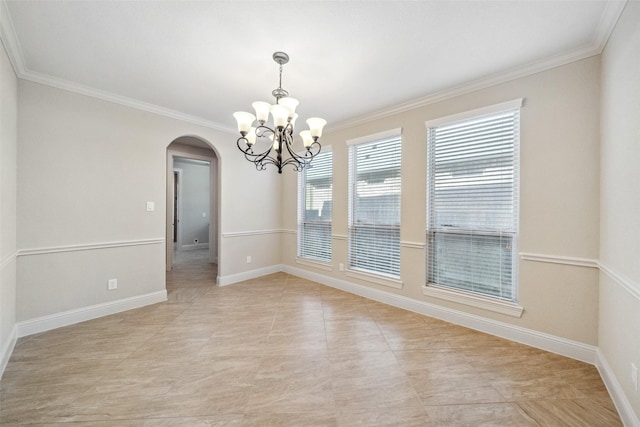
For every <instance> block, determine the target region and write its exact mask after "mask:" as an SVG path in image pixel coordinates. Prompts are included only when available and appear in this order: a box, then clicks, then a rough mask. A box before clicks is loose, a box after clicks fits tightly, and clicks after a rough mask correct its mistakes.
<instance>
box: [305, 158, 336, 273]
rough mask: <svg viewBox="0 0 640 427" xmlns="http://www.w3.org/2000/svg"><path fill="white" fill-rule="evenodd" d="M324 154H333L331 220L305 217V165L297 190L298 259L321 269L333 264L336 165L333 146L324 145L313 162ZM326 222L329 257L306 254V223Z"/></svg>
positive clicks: (329, 267) (328, 267)
mask: <svg viewBox="0 0 640 427" xmlns="http://www.w3.org/2000/svg"><path fill="white" fill-rule="evenodd" d="M324 156H331V159H330V163H331V168H330V169H331V173H330V177H331V199H330V200H331V204H332V207H331V218H330V219H329V221H328V222H327V221H308V220H306V217H305V214H304V213H305V212H306V186H307V185H308V182H307V172H308V170H307V168H306V167H305V168H304V169H303V170H302V171H301V172H299V173H298V183H297V191H298V203H297V224H296V237H297V238H296V261H297V262H298V263H300V264H308V265H311V266H314V267H318V268H321V269H325V270H327V269H329V270H330V269H331V265H332V262H333V234H332V233H333V196H334V194H333V167H334V163H333V151H332V150H331V147H330V146H329V147H326V148H324V147H323V150H322V151H321V152H320V153H319V154H318V157H316V158H315V159H314V160H312V162H311V164H313V162H314V161H317V160H320V159H322V157H324ZM321 223H322V224H324V223H328V225H329V234H328V236H327V238H328V241H329V247H328V248H327V249H328V252H329V259H325V258H322V257H311V256H305V254H304V251H303V243H302V242H303V239H304V232H303V228H304V224H316V225H317V224H321Z"/></svg>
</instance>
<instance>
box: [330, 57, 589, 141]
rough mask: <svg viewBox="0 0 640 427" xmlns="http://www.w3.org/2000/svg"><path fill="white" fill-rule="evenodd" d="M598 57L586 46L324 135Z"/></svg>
mask: <svg viewBox="0 0 640 427" xmlns="http://www.w3.org/2000/svg"><path fill="white" fill-rule="evenodd" d="M598 54H600V50H599V48H598V47H594V46H593V45H587V46H584V47H582V48H579V49H575V50H572V51H569V52H565V53H561V54H558V55H555V56H552V57H550V58H547V59H544V60H542V61H536V62H533V63H530V64H528V65H525V66H522V67H517V68H512V69H511V70H508V71H505V72H501V73H497V74H493V75H490V76H486V77H484V78H480V79H477V80H473V81H470V82H467V83H463V84H461V85H457V86H453V87H450V88H447V89H444V90H441V91H438V92H434V93H432V94H429V95H426V96H423V97H420V98H415V99H412V100H410V101H406V102H403V103H401V104H397V105H394V106H392V107H389V108H384V109H382V110H378V111H375V112H372V113H369V114H365V115H362V116H358V117H355V118H353V119H349V120H345V121H342V122H339V123H336V124H335V125H333V126H330V127H328V128H327V132H335V131H338V130H342V129H346V128H350V127H353V126H357V125H361V124H364V123H369V122H372V121H376V120H380V119H383V118H385V117H389V116H393V115H395V114H400V113H404V112H407V111H411V110H415V109H417V108H421V107H425V106H427V105H431V104H435V103H436V102H441V101H444V100H447V99H451V98H455V97H457V96H461V95H466V94H468V93H472V92H476V91H479V90H482V89H486V88H488V87H491V86H496V85H498V84H502V83H507V82H509V81H511V80H516V79H519V78H522V77H527V76H530V75H533V74H537V73H540V72H542V71H546V70H549V69H552V68H556V67H560V66H562V65H566V64H569V63H571V62H576V61H579V60H581V59H585V58H589V57H591V56H595V55H598Z"/></svg>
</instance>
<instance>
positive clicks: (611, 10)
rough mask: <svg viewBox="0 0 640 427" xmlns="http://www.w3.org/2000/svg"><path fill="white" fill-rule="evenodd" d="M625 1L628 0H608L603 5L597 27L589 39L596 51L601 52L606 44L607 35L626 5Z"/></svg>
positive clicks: (611, 31)
mask: <svg viewBox="0 0 640 427" xmlns="http://www.w3.org/2000/svg"><path fill="white" fill-rule="evenodd" d="M627 1H628V0H609V1H608V2H607V4H606V5H605V9H604V12H603V13H602V16H601V17H600V22H599V23H598V28H596V31H595V33H594V34H593V39H592V40H591V44H592V45H593V46H594V47H596V48H597V49H598V53H602V51H603V50H604V48H605V46H606V45H607V42H608V41H609V37H611V33H613V29H614V28H615V27H616V25H617V24H618V20H619V19H620V15H622V11H623V10H624V8H625V6H626V5H627Z"/></svg>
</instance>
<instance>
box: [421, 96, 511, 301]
mask: <svg viewBox="0 0 640 427" xmlns="http://www.w3.org/2000/svg"><path fill="white" fill-rule="evenodd" d="M521 103H522V100H516V101H513V102H509V103H505V104H500V105H498V106H494V107H489V108H487V109H483V110H481V111H478V110H476V111H475V112H472V116H471V117H469V114H465V115H463V116H462V117H461V116H455V117H451V118H449V119H446V118H445V119H441V120H438V121H434V122H430V123H427V128H428V133H427V145H428V167H427V284H428V285H439V286H443V287H447V288H453V289H456V290H462V291H467V292H472V293H475V294H480V295H483V296H488V297H494V298H498V299H500V300H505V301H516V299H517V295H516V286H515V282H516V274H515V270H516V269H515V266H516V259H517V258H516V254H517V250H516V247H517V240H518V168H519V139H520V138H519V131H520V105H521ZM492 110H493V111H492ZM464 116H466V117H464Z"/></svg>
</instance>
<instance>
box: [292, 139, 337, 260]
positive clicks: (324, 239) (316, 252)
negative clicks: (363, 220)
mask: <svg viewBox="0 0 640 427" xmlns="http://www.w3.org/2000/svg"><path fill="white" fill-rule="evenodd" d="M332 160H333V157H332V153H331V152H330V151H323V152H321V153H320V154H318V156H317V157H316V158H315V159H313V161H312V162H311V163H310V164H309V165H308V166H306V167H305V168H304V169H303V170H302V172H301V173H299V174H298V256H299V257H301V258H308V259H311V260H316V261H325V262H331V211H332V197H333V192H332V187H333V177H332Z"/></svg>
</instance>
